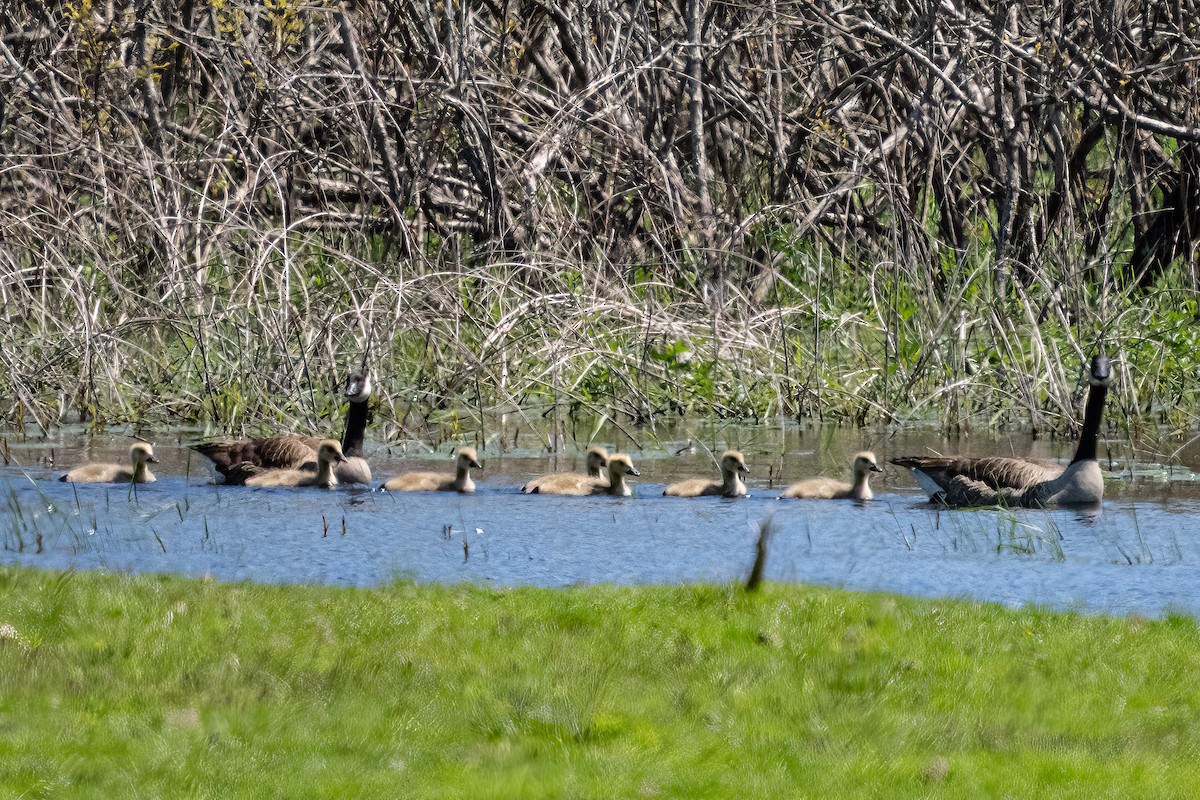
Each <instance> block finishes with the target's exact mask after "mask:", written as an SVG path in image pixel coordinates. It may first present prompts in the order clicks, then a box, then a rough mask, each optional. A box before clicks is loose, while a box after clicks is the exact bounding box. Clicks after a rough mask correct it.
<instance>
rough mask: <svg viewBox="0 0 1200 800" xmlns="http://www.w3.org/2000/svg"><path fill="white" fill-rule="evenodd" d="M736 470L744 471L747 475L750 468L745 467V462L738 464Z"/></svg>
mask: <svg viewBox="0 0 1200 800" xmlns="http://www.w3.org/2000/svg"><path fill="white" fill-rule="evenodd" d="M738 472H745V473H746V474H747V475H749V474H750V468H749V467H747V466H746V465H745V464H738Z"/></svg>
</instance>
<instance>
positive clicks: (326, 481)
mask: <svg viewBox="0 0 1200 800" xmlns="http://www.w3.org/2000/svg"><path fill="white" fill-rule="evenodd" d="M345 460H346V456H345V455H343V454H342V446H341V445H340V444H338V442H337V440H335V439H325V440H324V441H322V442H320V444H318V445H317V471H316V473H315V474H314V473H312V472H309V471H308V470H306V469H262V468H261V467H260V468H258V470H259V471H258V472H257V473H256V474H254V475H251V476H249V477H248V478H246V485H247V486H317V487H320V488H321V489H332V488H333V487H334V486H337V484H338V479H337V471H336V470H335V468H334V465H335V464H340V463H341V462H343V461H345Z"/></svg>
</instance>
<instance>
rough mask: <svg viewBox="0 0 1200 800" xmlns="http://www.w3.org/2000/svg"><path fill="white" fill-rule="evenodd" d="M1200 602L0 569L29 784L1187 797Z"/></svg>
mask: <svg viewBox="0 0 1200 800" xmlns="http://www.w3.org/2000/svg"><path fill="white" fill-rule="evenodd" d="M1197 634H1198V631H1197V626H1196V622H1195V620H1193V619H1190V618H1184V617H1175V616H1168V617H1166V618H1164V619H1161V620H1145V619H1113V618H1108V617H1099V616H1085V615H1078V614H1073V613H1050V612H1046V611H1043V610H1038V609H1025V610H1019V611H1017V610H1007V609H1003V608H1000V607H998V606H993V605H987V604H978V603H969V602H961V601H953V600H936V601H935V600H914V599H904V598H895V597H890V596H883V595H862V594H852V593H848V592H842V591H837V590H829V589H819V588H812V587H803V586H781V585H773V584H764V585H762V586H760V587H759V589H758V591H757V592H754V593H752V594H747V593H745V592H743V591H742V590H741V589H739V588H737V587H733V586H677V587H640V588H617V587H605V586H597V587H589V588H586V589H567V590H539V589H518V590H510V591H503V590H495V589H489V588H479V587H466V586H460V587H439V586H425V587H417V586H413V585H411V584H408V583H396V584H393V585H390V586H387V587H382V588H377V589H338V588H329V587H326V588H317V587H270V586H253V585H228V584H219V583H214V582H211V581H205V580H187V579H180V578H165V577H150V576H141V577H130V576H123V575H111V574H84V573H69V572H68V573H50V572H40V571H35V570H24V569H12V568H3V569H0V688H2V691H0V697H2V698H3V700H2V701H0V702H2V706H0V723H2V724H3V728H4V736H3V737H0V787H3V791H4V792H6V793H10V794H13V795H15V796H24V797H58V796H65V795H69V796H72V797H111V796H113V795H116V794H120V795H138V796H144V795H152V794H164V793H165V794H170V795H173V794H178V793H179V792H180V791H181V790H182V789H181V787H188V788H187V790H186V791H187V792H188V793H189V794H194V795H196V796H221V797H250V796H261V793H262V789H263V787H264V786H271V787H273V791H274V792H276V793H278V794H280V795H301V794H302V795H304V796H310V797H312V796H315V797H326V796H339V797H341V796H346V795H347V794H354V795H364V796H365V795H389V796H390V795H393V794H395V793H396V792H397V791H400V790H399V788H398V787H403V790H402V793H403V794H404V795H405V796H412V797H433V796H438V797H444V796H446V795H448V794H450V795H463V796H472V797H511V796H514V795H546V794H556V795H557V794H563V795H572V796H579V797H592V796H606V797H611V796H650V797H654V796H663V797H677V796H705V797H745V796H748V795H749V796H775V795H781V794H783V795H793V794H796V795H802V796H810V795H811V796H816V795H823V796H828V795H830V794H831V793H832V794H834V795H845V794H854V793H858V792H860V791H861V789H862V787H864V786H870V787H871V789H872V793H873V794H874V795H875V796H879V797H912V796H913V795H914V794H922V795H928V796H937V797H978V796H1005V795H1012V796H1029V795H1033V794H1037V793H1039V792H1042V791H1044V790H1045V789H1046V787H1048V786H1053V787H1054V794H1055V796H1060V797H1081V798H1082V797H1094V796H1096V794H1097V792H1099V793H1101V794H1105V795H1112V796H1121V797H1177V796H1183V793H1185V792H1186V791H1188V790H1187V789H1186V787H1187V786H1189V785H1194V784H1195V782H1196V780H1197V779H1198V778H1200V775H1197V760H1196V758H1195V742H1196V741H1197V737H1200V730H1197V725H1198V724H1200V722H1198V720H1200V714H1198V713H1197V711H1200V708H1198V705H1200V694H1198V690H1197V688H1196V687H1197V686H1200V662H1198V661H1197V659H1196V651H1197Z"/></svg>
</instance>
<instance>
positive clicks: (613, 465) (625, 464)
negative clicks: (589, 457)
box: [608, 453, 642, 476]
mask: <svg viewBox="0 0 1200 800" xmlns="http://www.w3.org/2000/svg"><path fill="white" fill-rule="evenodd" d="M608 471H609V474H613V475H634V476H637V475H641V474H642V473H640V472H638V471H637V468H636V467H635V466H633V460H632V459H630V458H629V456H627V455H625V454H624V453H615V454H613V455H611V456H609V458H608Z"/></svg>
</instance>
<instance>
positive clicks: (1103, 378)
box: [1088, 355, 1112, 386]
mask: <svg viewBox="0 0 1200 800" xmlns="http://www.w3.org/2000/svg"><path fill="white" fill-rule="evenodd" d="M1088 383H1089V384H1091V385H1092V386H1108V385H1109V384H1110V383H1112V370H1111V369H1110V368H1109V366H1108V356H1104V355H1099V356H1094V357H1093V358H1092V369H1091V372H1090V373H1089V374H1088Z"/></svg>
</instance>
